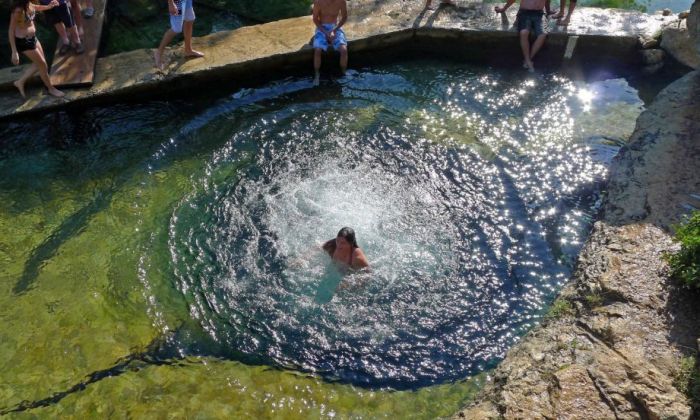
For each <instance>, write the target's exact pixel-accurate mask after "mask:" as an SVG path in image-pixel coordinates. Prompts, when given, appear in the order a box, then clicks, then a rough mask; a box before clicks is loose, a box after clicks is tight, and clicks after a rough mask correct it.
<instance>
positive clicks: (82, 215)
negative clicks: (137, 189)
mask: <svg viewBox="0 0 700 420" xmlns="http://www.w3.org/2000/svg"><path fill="white" fill-rule="evenodd" d="M123 182H124V181H121V182H119V183H115V184H113V185H112V186H111V187H109V188H107V189H105V190H101V191H98V192H97V193H96V194H95V196H94V197H93V199H92V200H91V201H90V203H88V204H87V205H86V206H84V207H83V208H81V209H80V210H78V211H77V212H75V213H73V214H72V215H71V216H69V217H68V218H67V219H66V220H64V221H63V223H61V225H60V226H59V227H58V228H57V229H56V230H55V231H53V232H52V233H51V235H49V237H48V238H47V239H46V240H44V242H42V243H41V244H40V245H39V246H37V247H36V248H34V250H33V251H32V252H31V254H30V255H29V258H28V259H27V262H26V263H25V264H24V271H23V272H22V276H21V277H20V279H19V280H18V281H17V283H15V285H14V287H13V288H12V292H13V293H14V294H15V295H20V294H23V293H25V292H27V291H28V290H29V289H30V288H31V287H32V284H33V283H34V282H35V281H36V279H37V277H39V272H40V271H41V268H42V267H43V266H44V264H45V263H46V262H47V261H48V260H50V259H51V258H52V257H53V256H54V255H56V252H57V251H58V249H59V248H60V247H61V246H62V245H63V244H64V243H65V242H66V241H68V240H69V239H70V238H72V237H74V236H76V235H78V234H80V233H81V232H82V231H83V230H84V229H85V227H87V225H88V223H89V222H90V219H92V217H93V216H95V215H96V214H97V213H99V212H101V211H102V210H104V209H105V208H107V206H109V204H110V203H111V202H112V197H113V196H114V193H115V192H116V191H118V190H119V187H120V186H121V185H122V184H123Z"/></svg>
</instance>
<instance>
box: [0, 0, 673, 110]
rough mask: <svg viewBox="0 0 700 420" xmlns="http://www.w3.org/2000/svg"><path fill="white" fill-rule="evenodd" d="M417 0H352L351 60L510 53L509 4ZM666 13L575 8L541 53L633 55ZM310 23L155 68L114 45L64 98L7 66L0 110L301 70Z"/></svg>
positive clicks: (218, 39) (264, 29) (249, 34)
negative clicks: (403, 53)
mask: <svg viewBox="0 0 700 420" xmlns="http://www.w3.org/2000/svg"><path fill="white" fill-rule="evenodd" d="M422 6H423V4H422V2H411V3H410V4H405V3H404V2H403V1H401V0H393V1H388V2H377V1H373V0H372V1H361V2H357V3H354V6H353V7H352V9H351V10H350V18H349V20H348V23H347V24H346V26H345V30H346V33H347V35H348V38H349V39H350V45H349V47H350V50H351V54H352V55H351V66H352V65H353V62H357V60H356V59H357V58H359V57H360V56H361V55H362V54H363V53H371V52H374V53H375V54H376V53H377V52H381V53H388V52H391V51H392V50H394V49H396V48H397V47H402V48H409V49H411V48H413V49H418V50H420V51H426V50H427V51H436V50H437V51H438V52H443V53H445V54H450V53H452V54H455V55H458V56H460V57H462V58H464V57H465V56H466V57H471V58H472V59H473V60H474V61H479V62H488V61H492V60H494V59H511V60H512V59H519V52H518V50H517V39H516V36H515V33H514V32H513V31H512V29H511V27H512V24H513V21H514V18H515V13H516V9H517V8H516V7H512V8H511V9H510V10H509V13H508V15H507V19H502V17H501V16H499V15H496V14H495V13H494V11H493V6H494V5H493V4H491V3H460V6H459V7H447V8H445V7H443V8H440V9H437V10H423V8H422ZM673 19H675V18H674V17H663V16H660V15H647V14H644V13H639V12H633V11H622V10H612V9H596V8H580V9H577V10H576V14H575V15H574V19H573V21H572V23H571V25H570V26H569V27H568V29H566V30H564V31H562V30H561V28H554V27H553V23H552V24H551V25H550V26H552V28H551V30H550V37H549V39H548V43H547V47H546V48H545V50H543V52H542V54H543V57H544V58H543V60H548V61H550V62H551V61H556V62H561V60H562V55H563V52H564V48H565V46H566V42H567V39H568V37H569V36H571V35H579V36H580V39H579V40H578V45H579V47H578V49H579V50H580V51H581V53H580V54H581V55H583V56H585V57H586V59H589V58H591V59H592V58H594V57H608V58H610V59H614V58H617V59H618V60H619V61H620V62H624V61H627V62H634V61H637V60H639V57H638V54H637V48H638V44H639V41H638V39H639V37H640V36H646V37H648V36H651V35H652V34H653V33H655V32H657V31H658V30H659V29H660V28H661V26H662V25H663V24H664V23H668V22H670V21H672V20H673ZM312 33H313V23H312V22H311V18H310V16H304V17H299V18H292V19H286V20H281V21H277V22H271V23H267V24H264V25H255V26H248V27H243V28H240V29H236V30H233V31H227V32H218V33H214V34H211V35H207V36H204V37H201V38H198V39H195V40H194V45H195V46H196V47H197V48H198V49H200V50H202V51H203V52H204V53H205V54H206V58H205V59H198V60H185V59H184V58H182V57H180V55H179V50H177V52H174V50H172V49H171V50H170V52H169V53H168V56H169V61H170V63H169V66H168V67H167V69H166V70H165V72H164V73H158V72H156V71H155V69H154V67H153V57H152V51H151V50H137V51H132V52H128V53H122V54H115V55H112V56H108V57H104V58H101V59H99V60H98V62H97V67H96V70H95V82H94V85H93V86H92V87H91V88H89V89H82V90H70V91H67V92H66V93H67V94H66V97H65V98H64V99H56V98H53V97H50V96H49V95H47V94H44V93H39V92H37V91H36V90H37V88H35V89H30V95H29V99H28V100H26V101H25V100H23V99H22V98H21V97H20V96H19V95H18V94H17V92H16V91H14V90H13V89H12V86H11V84H10V83H11V81H10V80H13V79H14V78H15V75H14V73H12V74H9V73H8V74H5V76H4V77H3V79H6V80H4V81H3V83H0V84H2V85H3V91H2V92H1V93H0V98H2V100H1V101H0V103H1V105H0V118H8V117H12V116H15V115H19V114H24V113H30V112H36V111H40V110H50V109H58V108H62V107H65V106H68V105H89V104H92V103H98V102H99V103H106V102H114V101H118V100H121V99H124V98H130V97H133V95H135V94H136V95H142V96H144V97H154V96H155V95H157V94H162V93H164V92H171V91H173V90H180V91H183V90H185V89H188V88H192V87H194V86H199V85H200V84H201V83H203V82H213V81H217V82H219V86H220V81H221V80H222V79H224V78H225V80H227V81H230V82H228V83H230V84H231V85H232V86H233V85H236V84H246V83H250V82H251V79H255V81H269V80H272V78H274V77H277V76H279V75H283V74H286V73H293V72H297V73H298V72H299V71H300V70H302V69H306V68H309V71H310V68H311V56H312V50H311V48H310V46H309V40H310V38H311V35H312ZM455 41H456V42H455ZM576 54H577V53H576V52H574V56H576ZM599 59H600V58H599ZM253 75H261V76H253Z"/></svg>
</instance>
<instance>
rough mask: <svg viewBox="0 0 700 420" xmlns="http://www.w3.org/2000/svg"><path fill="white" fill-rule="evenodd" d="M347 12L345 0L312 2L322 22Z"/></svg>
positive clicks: (334, 20)
mask: <svg viewBox="0 0 700 420" xmlns="http://www.w3.org/2000/svg"><path fill="white" fill-rule="evenodd" d="M542 1H544V0H542ZM347 13H348V12H347V4H346V2H345V0H316V1H315V2H314V17H317V19H318V20H319V22H320V23H322V24H327V23H332V24H335V23H337V22H338V20H339V17H341V18H342V17H347ZM341 15H342V16H341Z"/></svg>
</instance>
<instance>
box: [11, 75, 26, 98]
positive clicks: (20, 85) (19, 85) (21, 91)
mask: <svg viewBox="0 0 700 420" xmlns="http://www.w3.org/2000/svg"><path fill="white" fill-rule="evenodd" d="M12 84H13V85H15V87H16V88H17V90H19V94H20V95H22V97H23V98H24V99H27V95H26V94H25V93H24V82H21V83H20V81H19V80H15V81H14V83H12Z"/></svg>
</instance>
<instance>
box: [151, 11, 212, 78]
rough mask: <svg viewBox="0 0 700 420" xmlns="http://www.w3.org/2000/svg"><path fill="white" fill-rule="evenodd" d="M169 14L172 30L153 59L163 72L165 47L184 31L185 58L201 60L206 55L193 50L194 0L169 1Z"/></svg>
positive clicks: (166, 34)
mask: <svg viewBox="0 0 700 420" xmlns="http://www.w3.org/2000/svg"><path fill="white" fill-rule="evenodd" d="M168 12H169V13H170V29H168V30H167V31H165V34H163V39H162V40H161V41H160V45H159V46H158V49H157V50H156V52H155V53H154V54H153V58H154V61H155V64H156V68H157V69H158V70H163V64H164V63H163V52H164V51H165V47H167V46H168V44H170V42H171V41H172V40H173V38H175V35H177V34H179V33H180V32H183V31H184V36H185V57H186V58H199V57H204V54H203V53H201V52H199V51H197V50H193V49H192V29H193V28H194V19H195V16H194V8H193V7H192V0H168Z"/></svg>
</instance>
